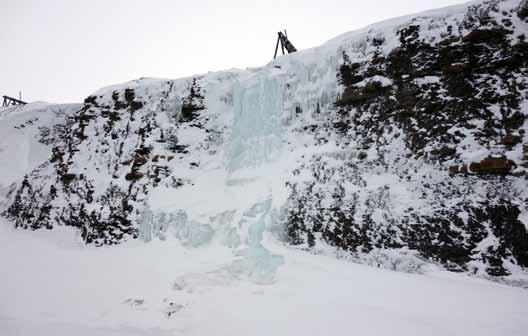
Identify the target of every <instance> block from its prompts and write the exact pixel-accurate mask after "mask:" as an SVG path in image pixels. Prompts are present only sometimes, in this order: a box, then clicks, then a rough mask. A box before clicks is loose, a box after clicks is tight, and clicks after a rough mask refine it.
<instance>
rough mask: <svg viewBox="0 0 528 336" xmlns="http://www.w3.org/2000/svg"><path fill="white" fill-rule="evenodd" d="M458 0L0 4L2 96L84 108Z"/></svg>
mask: <svg viewBox="0 0 528 336" xmlns="http://www.w3.org/2000/svg"><path fill="white" fill-rule="evenodd" d="M461 2H464V1H463V0H404V1H393V0H360V1H355V0H305V1H301V0H283V1H276V0H267V1H251V0H245V1H244V0H223V1H213V0H186V1H180V0H149V1H146V0H145V1H134V0H128V1H125V0H89V1H77V0H0V94H7V95H13V96H17V95H18V91H19V90H22V95H23V98H24V99H26V100H28V101H36V100H45V101H50V102H81V101H82V100H83V99H84V98H85V97H86V96H88V95H89V94H90V93H92V92H93V91H96V90H97V89H99V88H100V87H103V86H107V85H112V84H117V83H120V82H124V81H128V80H132V79H135V78H139V77H164V78H178V77H184V76H190V75H193V74H198V73H205V72H208V71H215V70H222V69H227V68H233V67H237V68H246V67H251V66H260V65H264V64H266V63H267V62H269V61H270V60H271V58H272V57H273V51H274V47H275V41H276V32H277V31H278V30H281V29H284V28H286V29H287V31H288V36H289V38H290V40H291V41H292V42H293V44H294V45H295V46H296V47H297V49H304V48H309V47H314V46H317V45H320V44H322V43H323V42H325V41H327V40H329V39H331V38H333V37H335V36H337V35H340V34H342V33H345V32H347V31H350V30H355V29H358V28H361V27H363V26H366V25H368V24H371V23H375V22H376V21H380V20H383V19H388V18H392V17H395V16H401V15H406V14H411V13H415V12H419V11H422V10H426V9H430V8H437V7H444V6H448V5H453V4H457V3H461Z"/></svg>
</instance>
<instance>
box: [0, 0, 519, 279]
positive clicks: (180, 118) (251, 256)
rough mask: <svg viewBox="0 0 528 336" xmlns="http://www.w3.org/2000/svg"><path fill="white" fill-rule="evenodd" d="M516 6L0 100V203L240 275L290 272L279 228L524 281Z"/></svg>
mask: <svg viewBox="0 0 528 336" xmlns="http://www.w3.org/2000/svg"><path fill="white" fill-rule="evenodd" d="M523 6H524V7H523ZM525 7H526V2H525V1H518V0H516V1H515V0H507V1H485V2H474V3H470V4H466V5H461V6H455V7H450V8H447V9H442V10H436V11H431V12H426V13H422V14H419V15H414V16H410V17H403V18H398V19H394V20H390V21H386V22H382V23H380V24H376V25H373V26H370V27H367V28H365V29H363V30H359V31H356V32H350V33H347V34H344V35H342V36H340V37H337V38H335V39H333V40H331V41H329V42H327V43H326V44H324V45H322V46H320V47H317V48H313V49H309V50H304V51H300V52H298V53H295V54H292V55H287V56H283V57H280V58H278V59H276V60H275V61H273V62H271V63H269V64H267V65H265V66H263V67H261V68H254V69H246V70H228V71H223V72H217V73H208V74H205V75H199V76H194V77H190V78H183V79H177V80H168V79H140V80H136V81H132V82H129V83H124V84H120V85H116V86H112V87H107V88H103V89H101V90H99V91H97V92H95V93H94V94H92V95H90V96H89V97H88V98H87V99H86V100H85V102H84V104H82V106H62V107H61V106H54V105H51V106H43V107H32V106H27V107H24V108H22V110H20V111H18V110H2V112H0V113H2V115H3V116H4V117H3V118H4V121H3V123H2V126H1V127H2V134H6V135H7V136H6V137H5V138H4V139H2V140H1V141H2V147H1V148H2V151H1V152H0V155H1V159H2V161H4V162H10V163H9V164H8V165H5V166H4V167H2V168H1V169H3V170H2V173H3V177H2V178H3V179H4V180H2V182H0V184H1V185H2V199H1V200H0V205H2V207H3V209H2V210H4V209H5V212H4V214H5V216H6V217H7V218H8V220H9V223H11V225H13V224H14V226H16V227H17V228H23V229H41V228H46V229H54V230H55V229H61V227H63V226H71V227H74V228H77V231H76V232H77V233H78V234H77V236H76V237H75V238H74V239H76V240H78V241H82V242H84V243H87V244H89V245H95V246H101V245H112V244H118V243H123V242H126V241H127V240H133V239H141V240H143V241H147V242H149V241H153V240H154V241H155V240H167V244H169V243H170V244H173V242H174V240H177V241H178V242H179V243H181V244H182V246H184V247H185V248H188V249H189V250H190V251H194V250H193V249H195V248H213V247H215V248H218V247H219V246H222V247H227V248H229V251H230V253H231V259H230V261H229V263H228V266H226V267H228V269H229V272H230V274H235V275H236V276H237V277H241V278H244V279H249V280H251V281H252V282H254V283H257V284H271V283H274V282H276V281H277V276H276V274H280V271H281V270H282V269H288V267H289V266H288V265H289V261H288V255H286V253H285V252H284V251H283V247H281V248H280V249H279V251H280V252H279V251H278V250H274V249H272V248H271V247H270V246H272V245H273V246H275V245H280V244H284V245H286V246H289V247H288V248H291V246H295V247H297V248H298V249H299V250H306V251H309V252H310V253H313V254H324V255H333V256H337V257H342V258H345V259H352V260H354V261H358V262H362V263H366V264H370V265H374V266H380V267H384V268H390V269H395V270H400V271H404V272H416V273H427V271H428V270H429V269H430V267H432V265H437V266H440V267H443V268H446V269H448V270H451V271H456V272H466V273H471V274H476V275H478V276H482V277H488V278H489V277H495V278H498V279H499V280H500V281H506V282H509V283H512V284H517V285H521V286H526V279H527V273H526V270H525V268H526V267H528V234H527V233H526V226H527V225H528V223H527V222H526V218H527V216H528V215H527V214H528V205H527V204H528V202H527V200H528V188H527V180H526V177H527V175H526V172H527V165H528V162H527V160H528V140H527V138H526V131H527V130H528V122H527V121H526V117H527V115H528V110H527V107H528V99H527V95H528V89H527V88H528V80H527V78H528V77H527V75H528V74H527V68H528V64H527V62H528V61H527V60H528V44H527V43H526V41H525V39H526V36H525V35H526V33H528V23H527V21H526V20H527V19H526V17H527V15H525V12H526V11H525V10H524V9H525ZM523 36H524V37H523ZM61 114H62V115H63V118H62V119H61ZM37 116H38V118H39V119H38V121H35V122H36V124H35V125H32V124H31V123H33V121H31V120H32V118H33V119H35V118H37ZM41 116H42V117H41ZM41 118H43V119H41ZM23 123H25V125H26V126H25V127H23V129H21V128H20V127H19V125H20V124H23ZM15 126H16V128H15ZM39 127H47V129H48V130H49V132H47V131H44V132H42V131H39ZM28 139H29V140H28ZM39 139H40V142H39ZM41 143H46V144H47V145H44V144H41ZM46 146H48V147H46ZM46 153H47V154H46ZM26 174H27V176H25V175H26ZM14 181H16V184H15V185H12V183H13V182H14ZM4 195H5V196H4ZM17 234H18V233H17ZM72 239H73V238H72ZM156 246H158V245H156ZM87 249H90V248H87ZM224 251H225V250H224ZM294 255H296V254H294ZM339 265H341V264H339ZM347 265H348V264H347ZM277 272H279V273H277ZM462 286H464V285H462Z"/></svg>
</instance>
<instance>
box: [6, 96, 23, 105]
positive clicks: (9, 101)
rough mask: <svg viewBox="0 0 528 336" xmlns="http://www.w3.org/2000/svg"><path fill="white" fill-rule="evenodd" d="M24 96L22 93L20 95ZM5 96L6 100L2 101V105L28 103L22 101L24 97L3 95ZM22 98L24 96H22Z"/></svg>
mask: <svg viewBox="0 0 528 336" xmlns="http://www.w3.org/2000/svg"><path fill="white" fill-rule="evenodd" d="M20 96H22V95H20ZM2 98H4V101H3V102H2V106H10V105H26V104H27V103H26V102H25V101H22V99H16V98H13V97H9V96H2ZM20 98H22V97H20Z"/></svg>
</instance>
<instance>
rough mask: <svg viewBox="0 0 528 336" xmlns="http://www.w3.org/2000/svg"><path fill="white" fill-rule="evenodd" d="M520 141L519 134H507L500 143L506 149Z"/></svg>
mask: <svg viewBox="0 0 528 336" xmlns="http://www.w3.org/2000/svg"><path fill="white" fill-rule="evenodd" d="M521 141H522V137H521V136H519V135H513V134H508V135H506V136H505V137H504V138H502V140H501V143H502V144H503V145H504V146H506V147H507V148H508V149H512V148H513V147H514V146H515V145H517V144H518V143H520V142H521Z"/></svg>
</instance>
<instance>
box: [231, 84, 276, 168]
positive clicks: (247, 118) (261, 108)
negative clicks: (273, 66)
mask: <svg viewBox="0 0 528 336" xmlns="http://www.w3.org/2000/svg"><path fill="white" fill-rule="evenodd" d="M281 114H282V88H281V85H280V84H279V83H278V82H277V81H275V80H272V79H267V78H260V79H259V80H258V81H257V82H256V83H254V84H252V85H251V86H249V87H242V86H241V85H240V84H236V85H235V88H234V119H233V126H232V129H231V136H230V139H229V147H228V151H227V158H226V159H227V160H226V161H227V168H228V170H229V171H230V172H233V171H236V170H237V169H239V168H244V167H255V166H259V165H260V164H263V163H266V162H269V161H270V160H272V159H273V158H274V157H275V156H276V155H277V154H278V152H279V149H280V146H281V134H282V129H281V123H280V118H281Z"/></svg>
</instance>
